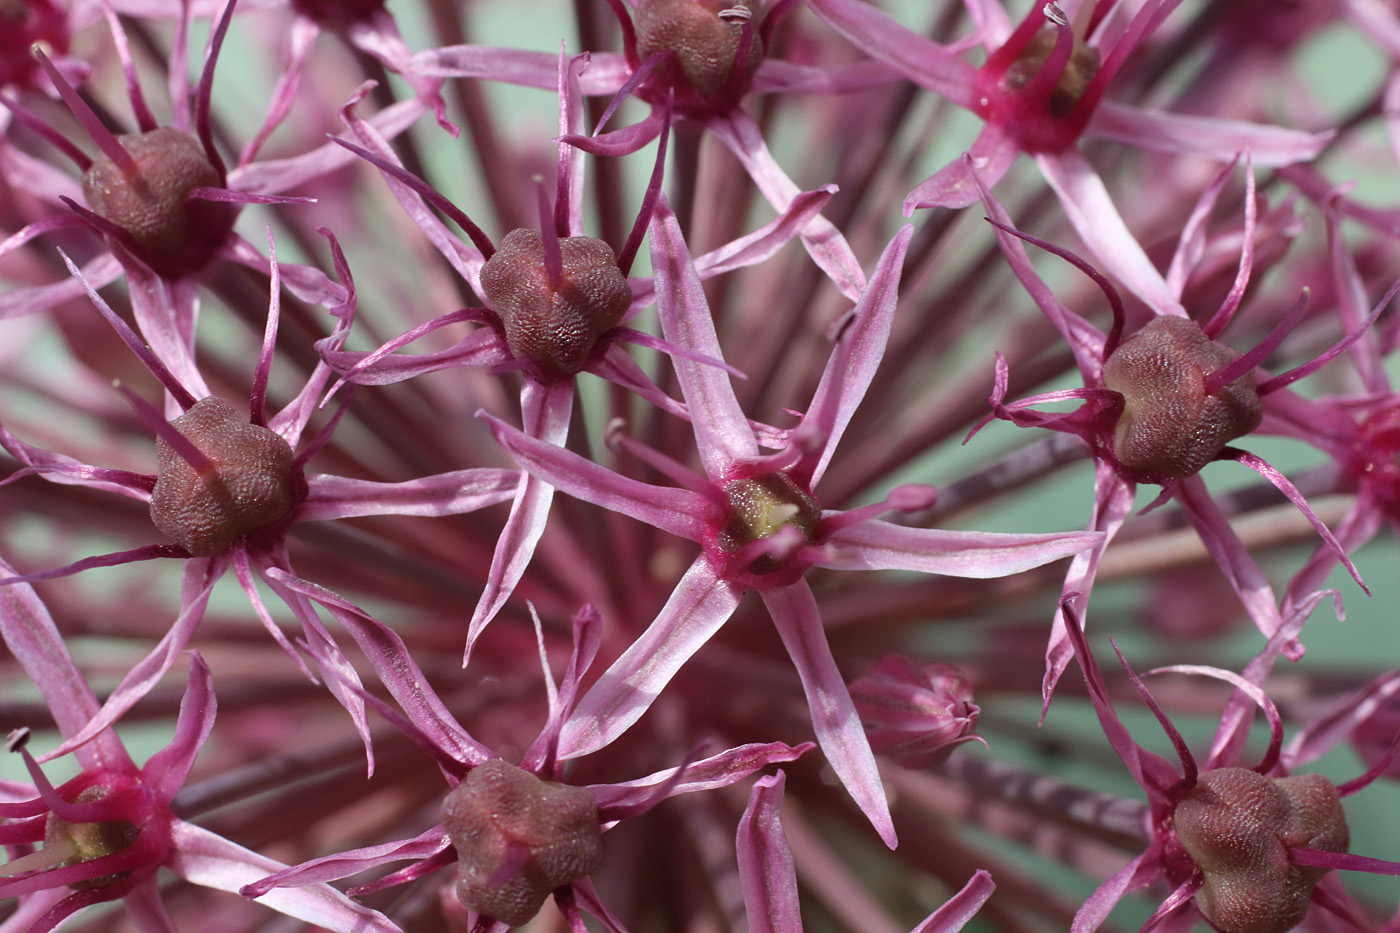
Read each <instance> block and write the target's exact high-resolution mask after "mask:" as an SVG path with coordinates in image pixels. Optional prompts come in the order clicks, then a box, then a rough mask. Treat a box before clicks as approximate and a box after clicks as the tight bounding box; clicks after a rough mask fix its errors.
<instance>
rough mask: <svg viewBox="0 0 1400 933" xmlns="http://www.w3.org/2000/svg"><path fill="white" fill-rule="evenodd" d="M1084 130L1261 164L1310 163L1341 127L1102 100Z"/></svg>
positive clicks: (1156, 146) (1124, 140) (1163, 149)
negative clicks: (1312, 128)
mask: <svg viewBox="0 0 1400 933" xmlns="http://www.w3.org/2000/svg"><path fill="white" fill-rule="evenodd" d="M1084 132H1085V133H1088V134H1092V135H1094V136H1103V137H1106V138H1108V139H1112V140H1115V141H1117V142H1120V143H1123V144H1124V145H1127V146H1133V147H1136V148H1138V149H1150V150H1153V151H1155V152H1174V153H1177V152H1179V153H1189V154H1192V155H1204V156H1210V157H1211V158H1215V159H1219V160H1220V161H1222V162H1228V161H1230V160H1231V159H1233V158H1235V156H1237V155H1238V154H1239V153H1241V152H1248V153H1249V157H1250V158H1251V159H1252V160H1253V161H1254V164H1255V165H1259V166H1264V167H1266V168H1275V167H1277V166H1280V165H1292V164H1293V163H1295V162H1309V161H1311V160H1312V159H1314V158H1316V157H1317V154H1318V153H1320V152H1321V151H1322V150H1323V148H1325V147H1326V145H1327V144H1328V143H1329V142H1331V141H1332V138H1333V137H1334V136H1336V135H1337V134H1336V131H1335V130H1328V131H1326V132H1322V133H1306V132H1303V131H1302V130H1290V129H1287V128H1285V127H1282V126H1269V125H1267V124H1261V123H1247V122H1245V121H1243V120H1222V119H1220V118H1218V117H1201V116H1195V115H1193V114H1185V113H1170V112H1167V111H1162V110H1144V109H1143V108H1141V107H1134V106H1131V105H1129V104H1122V103H1118V102H1116V101H1104V102H1103V103H1101V104H1099V106H1098V108H1097V109H1096V110H1095V111H1094V116H1093V117H1092V118H1091V119H1090V120H1089V125H1088V126H1087V127H1086V128H1085V130H1084Z"/></svg>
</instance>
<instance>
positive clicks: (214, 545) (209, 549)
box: [151, 396, 304, 557]
mask: <svg viewBox="0 0 1400 933" xmlns="http://www.w3.org/2000/svg"><path fill="white" fill-rule="evenodd" d="M171 425H172V426H173V427H174V428H175V430H177V431H179V432H180V433H181V434H182V435H184V436H185V437H186V438H187V439H188V440H189V441H190V442H191V443H192V444H193V445H194V447H195V448H196V449H197V450H198V451H199V452H200V453H201V454H203V455H204V457H205V458H207V460H208V463H209V468H206V469H198V468H196V467H195V466H194V465H192V464H191V463H190V462H189V460H187V459H186V458H185V457H183V456H181V454H180V453H179V452H178V451H176V450H175V448H174V447H173V446H171V445H170V444H169V443H168V442H167V441H165V440H164V439H157V440H156V458H157V460H158V461H159V464H160V468H159V471H158V474H157V479H156V487H155V490H154V491H153V492H152V493H151V521H153V522H155V525H156V527H157V528H159V529H160V530H161V531H162V532H164V533H165V534H167V535H169V536H170V537H171V538H173V539H174V540H175V542H176V543H177V544H179V545H180V546H181V547H183V548H184V549H185V550H187V551H189V552H190V554H192V555H194V556H195V557H212V556H213V555H215V554H222V553H223V552H224V551H226V550H228V549H229V547H230V546H232V544H233V543H234V541H236V540H238V539H239V538H240V537H242V536H244V535H246V534H248V533H250V532H254V531H257V530H259V529H263V528H267V527H268V526H271V525H275V524H276V523H278V522H279V521H280V520H281V519H283V518H285V517H286V516H287V515H288V513H290V512H291V510H292V507H293V506H294V505H295V504H296V502H297V499H298V498H299V495H298V490H299V488H300V487H304V480H303V479H302V477H301V472H300V470H298V469H297V467H296V465H295V460H296V458H295V456H294V455H293V453H292V448H291V447H290V446H289V445H288V444H287V442H286V441H285V440H283V439H282V437H281V435H279V434H277V433H276V432H274V431H270V430H268V429H267V428H264V427H261V426H259V425H255V424H249V423H248V422H247V420H245V419H243V418H241V417H240V416H239V414H238V411H237V410H236V409H235V408H234V407H233V406H232V405H230V404H229V403H228V402H225V401H224V400H223V399H220V398H215V397H213V396H209V397H208V398H204V399H200V400H199V401H198V402H197V403H195V405H194V407H193V408H191V409H190V410H189V411H187V412H185V413H184V414H183V415H181V416H180V417H178V418H176V419H175V420H174V421H173V422H171Z"/></svg>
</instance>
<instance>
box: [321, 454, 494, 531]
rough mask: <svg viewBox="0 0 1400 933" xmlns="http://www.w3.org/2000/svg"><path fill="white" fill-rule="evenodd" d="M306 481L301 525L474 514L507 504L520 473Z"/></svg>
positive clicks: (481, 470)
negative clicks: (383, 517)
mask: <svg viewBox="0 0 1400 933" xmlns="http://www.w3.org/2000/svg"><path fill="white" fill-rule="evenodd" d="M306 479H307V486H308V488H309V492H308V494H307V497H306V501H305V502H303V503H302V505H301V509H300V510H299V511H298V512H297V515H296V520H297V521H299V522H318V521H329V520H331V519H336V518H357V517H360V516H364V515H423V516H428V517H434V516H439V515H461V514H463V513H466V512H475V511H476V510H478V509H484V508H486V507H488V506H492V505H496V504H497V503H501V502H508V501H509V500H510V498H511V496H513V495H514V494H515V488H516V484H517V483H518V482H519V479H520V471H518V470H502V469H496V468H488V467H480V468H476V469H470V470H454V471H453V472H451V473H438V474H436V475H433V476H425V477H423V478H422V479H414V480H406V481H404V482H401V483H377V482H373V481H371V480H366V479H352V478H350V477H348V476H328V475H326V474H313V475H311V476H308V477H307V478H306Z"/></svg>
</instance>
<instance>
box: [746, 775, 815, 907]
mask: <svg viewBox="0 0 1400 933" xmlns="http://www.w3.org/2000/svg"><path fill="white" fill-rule="evenodd" d="M783 783H784V774H783V772H781V771H779V772H778V773H777V774H774V775H771V776H769V777H762V778H759V779H758V780H757V781H755V782H754V785H753V791H752V792H751V793H750V794H749V805H748V806H747V807H746V808H745V809H744V815H743V816H742V817H740V818H739V833H738V836H737V837H736V839H735V848H736V849H737V850H738V855H739V883H740V885H742V887H743V889H744V906H745V908H747V913H748V918H749V931H750V933H800V931H801V929H802V912H801V910H800V909H799V906H798V902H797V871H796V869H795V867H794V866H793V863H792V850H791V849H789V848H788V844H787V837H786V836H784V835H783V827H782V823H781V822H780V821H779V816H780V811H781V809H782V804H783Z"/></svg>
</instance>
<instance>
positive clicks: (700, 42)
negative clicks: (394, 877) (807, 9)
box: [636, 0, 763, 97]
mask: <svg viewBox="0 0 1400 933" xmlns="http://www.w3.org/2000/svg"><path fill="white" fill-rule="evenodd" d="M746 22H748V23H750V26H749V29H750V35H751V36H752V39H751V40H750V44H749V49H748V55H747V58H746V59H745V65H744V71H745V74H746V75H751V74H752V73H753V71H754V69H755V68H757V67H758V63H759V61H761V60H762V58H763V44H762V43H761V42H760V41H759V39H758V30H757V29H756V28H754V27H755V26H757V22H756V21H754V20H753V19H752V13H751V11H750V10H749V8H748V6H747V5H746V4H744V3H741V2H738V0H649V2H646V3H643V4H640V5H639V6H638V9H637V24H636V25H637V55H638V56H639V57H640V58H641V59H642V60H643V61H645V60H646V59H647V58H648V57H650V56H652V55H655V54H656V53H657V52H661V51H665V50H666V49H672V50H674V51H675V53H676V56H677V57H678V58H679V59H680V64H681V73H682V74H684V75H685V79H686V81H687V82H689V83H690V86H691V87H693V88H695V90H696V92H697V93H699V94H700V96H701V97H710V96H711V95H713V94H716V93H718V92H719V91H721V90H723V89H724V87H725V85H726V84H728V83H729V80H730V73H731V72H732V71H733V70H734V60H735V58H736V56H737V55H738V53H739V43H740V41H742V38H743V33H744V24H745V23H746Z"/></svg>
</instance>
